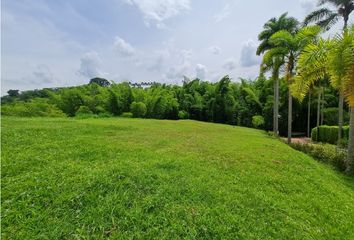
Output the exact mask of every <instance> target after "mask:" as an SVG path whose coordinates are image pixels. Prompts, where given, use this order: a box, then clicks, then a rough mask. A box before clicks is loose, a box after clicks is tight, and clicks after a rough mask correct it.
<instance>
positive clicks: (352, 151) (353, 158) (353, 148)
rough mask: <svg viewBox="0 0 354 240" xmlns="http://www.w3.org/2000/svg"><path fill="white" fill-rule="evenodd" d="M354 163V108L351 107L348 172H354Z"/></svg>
mask: <svg viewBox="0 0 354 240" xmlns="http://www.w3.org/2000/svg"><path fill="white" fill-rule="evenodd" d="M353 162H354V107H350V123H349V141H348V157H347V169H346V171H347V172H349V171H353Z"/></svg>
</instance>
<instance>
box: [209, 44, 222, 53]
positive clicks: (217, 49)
mask: <svg viewBox="0 0 354 240" xmlns="http://www.w3.org/2000/svg"><path fill="white" fill-rule="evenodd" d="M209 50H210V52H211V53H212V54H214V55H219V54H220V53H221V48H220V47H218V46H211V47H210V48H209Z"/></svg>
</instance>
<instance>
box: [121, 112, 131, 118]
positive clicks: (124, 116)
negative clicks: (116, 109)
mask: <svg viewBox="0 0 354 240" xmlns="http://www.w3.org/2000/svg"><path fill="white" fill-rule="evenodd" d="M120 116H121V117H123V118H132V117H133V114H132V113H131V112H124V113H122V115H120Z"/></svg>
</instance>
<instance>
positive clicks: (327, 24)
mask: <svg viewBox="0 0 354 240" xmlns="http://www.w3.org/2000/svg"><path fill="white" fill-rule="evenodd" d="M338 19H339V15H338V14H337V13H332V14H330V15H329V16H328V17H326V18H325V19H323V20H321V21H318V22H317V25H318V26H320V27H321V28H323V29H325V30H326V31H328V30H329V29H330V28H331V27H332V26H333V25H334V24H336V23H337V22H338Z"/></svg>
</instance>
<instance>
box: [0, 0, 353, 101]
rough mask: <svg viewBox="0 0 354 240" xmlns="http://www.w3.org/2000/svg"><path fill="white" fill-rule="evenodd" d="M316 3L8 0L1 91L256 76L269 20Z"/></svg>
mask: <svg viewBox="0 0 354 240" xmlns="http://www.w3.org/2000/svg"><path fill="white" fill-rule="evenodd" d="M316 3H317V1H316V0H267V1H262V0H248V1H242V0H218V1H215V0H60V1H56V0H16V1H14V0H2V1H1V94H2V95H4V94H6V92H7V91H8V90H9V89H19V90H29V89H41V88H44V87H62V86H74V85H80V84H86V83H88V82H89V80H90V79H91V78H93V77H103V78H106V79H108V80H113V81H115V82H122V81H131V82H146V81H148V82H150V81H156V82H162V83H168V84H180V83H181V82H182V80H183V76H187V77H189V78H195V77H198V78H200V79H202V80H207V81H211V82H215V81H218V80H219V79H220V78H221V77H222V76H224V75H229V76H230V77H231V78H232V79H233V81H238V79H239V78H240V77H242V78H251V79H253V78H255V77H257V75H258V73H259V64H260V61H261V57H259V56H256V53H255V52H256V48H257V45H258V41H257V36H258V33H259V32H260V31H262V28H263V25H264V23H265V22H266V21H267V20H269V19H270V18H272V17H279V16H280V15H281V14H282V13H284V12H288V14H289V15H290V16H294V17H296V18H298V19H299V20H303V18H304V16H306V15H307V14H308V13H309V12H311V11H312V10H314V9H315V8H316ZM350 22H353V18H351V19H350ZM341 25H342V22H340V23H338V25H337V26H336V27H335V28H334V29H333V30H332V31H334V32H335V31H337V30H338V29H340V27H341Z"/></svg>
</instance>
